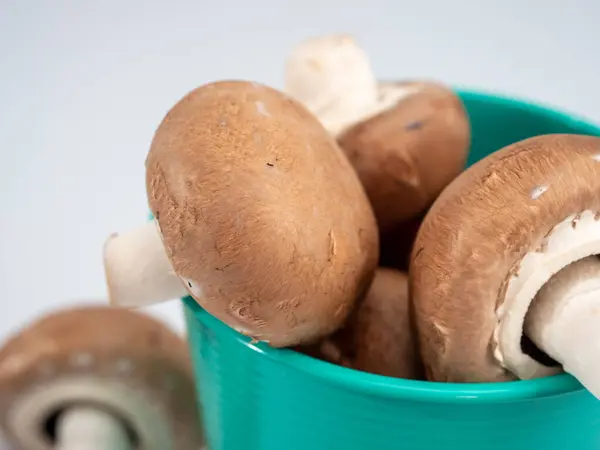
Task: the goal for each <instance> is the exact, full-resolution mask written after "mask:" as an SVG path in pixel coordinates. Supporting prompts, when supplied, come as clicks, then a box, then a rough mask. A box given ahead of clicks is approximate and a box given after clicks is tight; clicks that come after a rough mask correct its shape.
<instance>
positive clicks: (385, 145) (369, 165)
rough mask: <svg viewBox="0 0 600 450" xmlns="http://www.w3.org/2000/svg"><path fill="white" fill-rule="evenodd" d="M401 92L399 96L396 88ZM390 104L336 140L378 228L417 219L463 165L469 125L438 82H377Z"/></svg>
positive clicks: (460, 105) (458, 103)
mask: <svg viewBox="0 0 600 450" xmlns="http://www.w3.org/2000/svg"><path fill="white" fill-rule="evenodd" d="M402 91H404V92H405V94H404V95H399V94H398V92H402ZM379 96H380V98H385V97H386V96H390V97H392V98H394V97H398V101H396V102H393V103H391V102H388V101H385V100H381V101H382V102H384V103H391V104H390V107H389V108H387V109H385V110H384V111H382V112H380V113H379V114H376V115H375V116H372V117H368V118H367V119H366V120H364V121H362V122H360V123H357V124H355V125H353V126H351V127H349V128H347V129H346V130H345V131H344V132H342V133H341V134H340V135H339V136H338V138H337V140H338V143H339V144H340V146H341V147H342V149H343V150H344V152H345V153H346V155H347V156H348V158H349V159H350V162H351V163H352V165H353V166H354V168H355V169H356V171H357V172H358V175H359V178H360V179H361V182H362V183H363V185H364V186H365V190H366V192H367V195H368V197H369V200H370V201H371V204H372V206H373V210H374V211H375V215H376V217H377V222H378V224H379V228H380V229H381V230H383V231H390V230H391V229H392V228H393V227H395V226H398V225H400V224H402V223H403V222H405V221H407V220H409V219H412V218H414V217H416V216H417V215H418V214H419V213H422V212H424V211H425V209H426V208H427V207H428V206H429V205H431V203H433V201H434V200H435V198H436V197H437V196H438V195H439V194H440V192H441V191H442V190H443V189H444V188H445V187H446V186H447V185H448V184H449V183H450V182H451V181H452V180H453V179H454V178H455V177H456V176H458V175H459V174H460V173H461V171H462V170H463V169H464V166H465V163H466V161H467V155H468V151H469V144H470V125H469V120H468V117H467V113H466V110H465V107H464V105H463V103H462V101H461V100H460V98H459V97H458V96H457V95H456V94H455V93H454V92H453V91H452V90H451V89H449V88H447V87H446V86H444V85H442V84H440V83H437V82H425V81H407V82H398V83H391V82H385V83H381V84H380V86H379Z"/></svg>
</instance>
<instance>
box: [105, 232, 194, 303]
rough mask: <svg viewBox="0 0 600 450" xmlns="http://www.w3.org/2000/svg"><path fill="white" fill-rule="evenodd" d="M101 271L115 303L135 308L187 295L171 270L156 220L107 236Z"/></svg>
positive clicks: (110, 297) (111, 298)
mask: <svg viewBox="0 0 600 450" xmlns="http://www.w3.org/2000/svg"><path fill="white" fill-rule="evenodd" d="M104 270H105V272H106V283H107V286H108V295H109V299H110V303H111V304H113V305H115V306H123V307H134V308H135V307H141V306H146V305H151V304H155V303H160V302H164V301H167V300H172V299H175V298H180V297H185V296H186V295H188V293H187V291H186V289H185V287H184V285H183V282H182V281H181V280H180V278H179V277H178V276H177V275H176V274H175V272H174V271H173V266H172V265H171V262H170V261H169V258H168V257H167V254H166V252H165V247H164V245H163V242H162V238H161V235H160V230H159V227H158V224H157V223H156V221H151V222H148V223H147V224H145V225H143V226H141V227H139V228H136V229H134V230H131V231H128V232H126V233H122V234H115V235H113V236H111V237H110V238H109V239H108V240H107V242H106V244H105V245H104Z"/></svg>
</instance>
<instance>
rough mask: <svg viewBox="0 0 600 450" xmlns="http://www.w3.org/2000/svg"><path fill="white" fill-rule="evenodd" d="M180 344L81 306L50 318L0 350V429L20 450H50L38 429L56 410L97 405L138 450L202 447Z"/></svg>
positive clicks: (125, 318)
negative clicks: (130, 437) (126, 431)
mask: <svg viewBox="0 0 600 450" xmlns="http://www.w3.org/2000/svg"><path fill="white" fill-rule="evenodd" d="M195 398H196V393H195V388H194V377H193V373H192V367H191V363H190V360H189V356H188V352H187V346H186V344H185V342H184V341H183V340H182V339H181V338H180V337H179V336H177V335H176V334H175V333H173V332H172V331H170V330H169V329H168V328H167V327H166V326H165V325H163V324H162V323H160V322H158V321H156V320H154V319H152V318H150V317H148V316H146V315H143V314H141V313H137V312H133V311H129V310H124V309H112V308H107V307H84V308H78V309H72V310H66V311H59V312H56V313H52V314H49V315H47V316H45V317H44V318H42V319H40V320H38V321H36V322H34V323H33V324H31V325H29V326H28V327H27V328H25V329H24V330H23V331H21V332H20V333H18V334H16V335H15V336H14V337H12V338H11V339H10V340H9V341H8V342H7V343H6V345H5V346H4V347H3V348H2V349H1V350H0V424H1V425H2V427H3V428H4V429H5V430H6V432H7V434H8V437H9V438H10V439H11V440H12V441H13V442H15V443H16V444H17V445H21V446H22V448H23V450H49V449H51V448H54V447H53V446H52V443H51V440H50V436H49V435H48V434H46V433H44V426H45V424H47V422H48V421H50V420H51V419H52V417H54V416H55V415H56V414H57V413H59V412H60V411H61V410H62V409H64V408H68V407H71V406H74V405H77V404H84V405H90V404H92V405H98V407H100V408H103V409H105V410H107V411H109V412H113V413H114V414H115V415H116V416H117V417H119V418H120V419H121V420H122V421H123V423H124V424H125V425H127V427H128V428H129V429H130V430H132V431H133V434H134V435H135V437H136V439H137V440H138V447H136V448H139V449H140V450H155V449H156V450H164V449H166V448H172V449H174V450H178V449H180V450H189V449H192V448H198V447H200V446H201V444H202V442H203V438H202V435H201V434H200V431H199V430H200V425H201V422H200V417H199V411H198V409H197V407H196V402H195Z"/></svg>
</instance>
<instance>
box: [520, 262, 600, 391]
mask: <svg viewBox="0 0 600 450" xmlns="http://www.w3.org/2000/svg"><path fill="white" fill-rule="evenodd" d="M524 328H525V333H526V335H527V336H528V337H529V338H530V339H531V340H532V341H533V342H534V343H535V344H536V345H537V346H538V348H540V349H541V350H543V351H544V352H546V354H548V355H549V356H551V357H552V358H554V359H555V360H556V361H557V362H559V363H561V364H562V365H563V368H564V370H565V372H567V373H570V374H571V375H573V376H574V377H575V378H577V379H578V380H579V382H580V383H581V384H582V385H583V386H584V387H585V388H587V389H588V390H589V391H590V392H591V393H592V394H593V395H595V396H596V397H598V398H600V259H598V258H597V257H596V256H592V257H587V258H584V259H581V260H579V261H577V262H574V263H573V264H570V265H568V266H567V267H565V268H564V269H563V270H561V271H560V272H558V273H557V274H555V275H554V276H553V277H552V278H551V279H550V281H549V282H548V283H546V284H545V285H544V286H543V287H542V289H540V291H539V292H538V294H537V296H536V298H535V299H534V301H533V302H532V304H531V306H530V307H529V311H528V313H527V316H526V318H525V326H524Z"/></svg>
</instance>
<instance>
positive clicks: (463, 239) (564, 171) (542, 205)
mask: <svg viewBox="0 0 600 450" xmlns="http://www.w3.org/2000/svg"><path fill="white" fill-rule="evenodd" d="M585 210H591V211H600V138H597V137H591V136H578V135H545V136H538V137H534V138H530V139H526V140H524V141H521V142H519V143H516V144H513V145H511V146H508V147H505V148H504V149H502V150H500V151H498V152H496V153H494V154H492V155H490V156H489V157H487V158H485V159H483V160H481V161H480V162H478V163H476V164H475V165H473V166H472V167H470V168H469V169H468V170H466V171H465V172H464V173H463V174H462V175H461V176H460V177H458V178H457V179H456V180H455V181H454V182H453V183H452V184H451V185H450V186H448V188H447V189H446V190H445V191H444V192H443V193H442V194H441V195H440V196H439V198H438V199H437V200H436V202H435V203H434V204H433V206H432V208H431V210H430V211H429V213H428V214H427V216H426V217H425V220H424V222H423V225H422V226H421V228H420V230H419V234H418V236H417V241H416V243H415V246H414V249H413V253H412V261H411V266H410V278H411V279H410V289H411V296H412V301H413V302H414V312H415V317H416V326H417V329H418V332H419V341H420V348H421V352H422V357H423V360H424V364H425V369H426V373H427V376H428V378H429V379H431V380H435V381H449V382H489V381H503V380H508V379H514V376H513V375H512V374H509V373H507V372H506V371H505V370H504V369H503V368H502V367H500V366H499V364H498V363H497V362H496V360H495V359H494V357H493V354H492V352H493V349H492V334H493V332H494V329H495V327H496V325H497V322H498V319H497V316H496V313H495V311H496V308H497V307H498V306H499V304H501V303H502V302H503V296H504V291H505V289H506V284H507V280H508V278H509V276H510V275H512V274H518V270H519V261H521V259H522V258H523V256H524V255H525V254H526V253H527V252H529V251H538V252H544V239H545V236H547V235H548V233H549V232H550V231H551V230H552V228H553V227H554V226H555V225H556V224H558V223H559V222H561V221H563V220H564V219H566V218H567V217H569V216H570V215H573V214H579V213H581V212H583V211H585ZM597 217H598V218H600V214H598V215H597ZM573 226H574V227H576V226H577V224H576V221H575V222H574V223H573Z"/></svg>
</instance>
